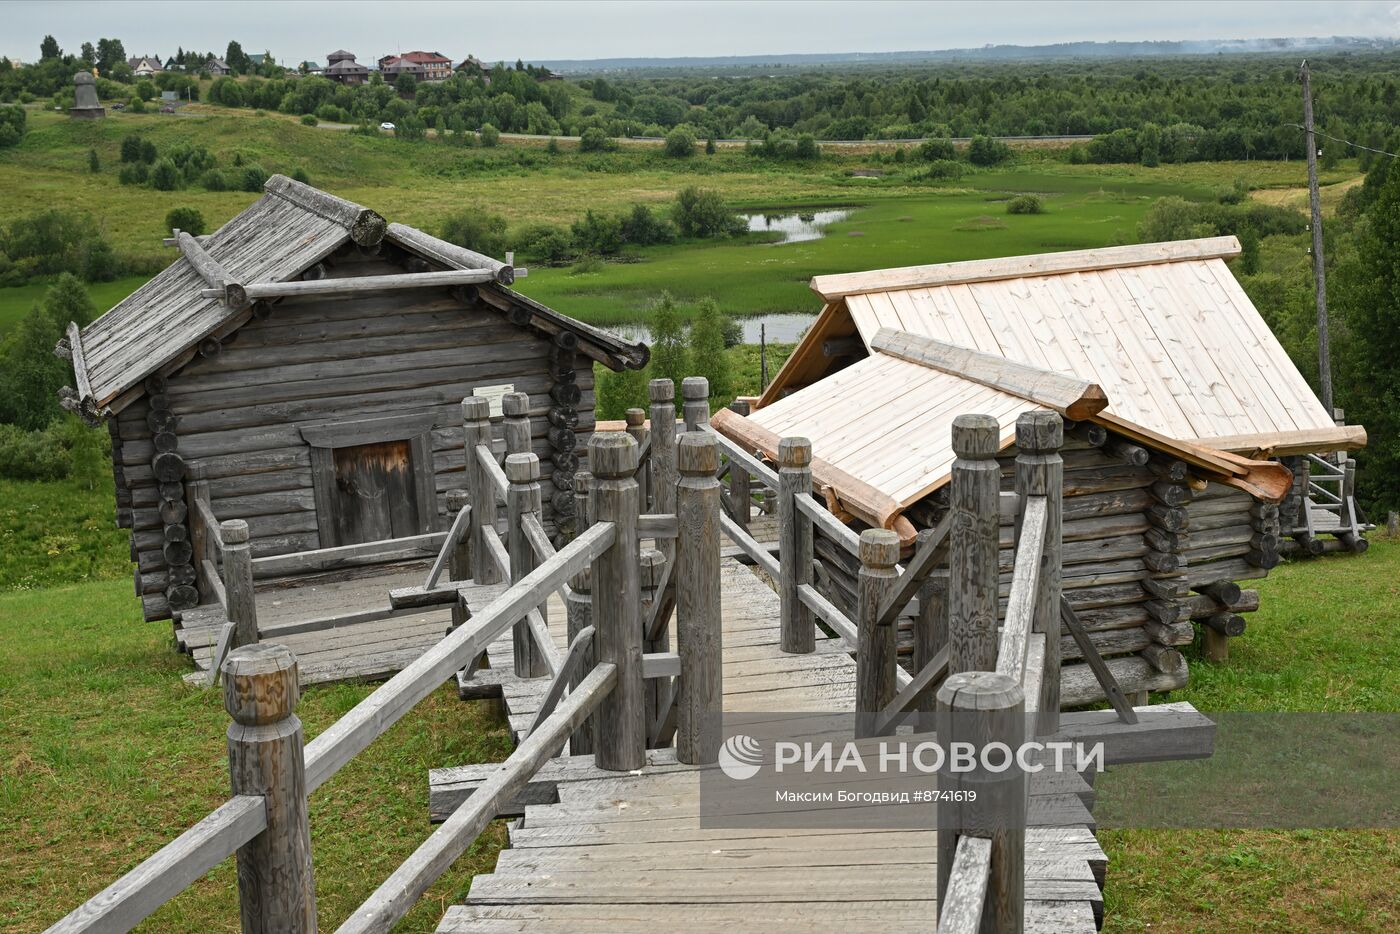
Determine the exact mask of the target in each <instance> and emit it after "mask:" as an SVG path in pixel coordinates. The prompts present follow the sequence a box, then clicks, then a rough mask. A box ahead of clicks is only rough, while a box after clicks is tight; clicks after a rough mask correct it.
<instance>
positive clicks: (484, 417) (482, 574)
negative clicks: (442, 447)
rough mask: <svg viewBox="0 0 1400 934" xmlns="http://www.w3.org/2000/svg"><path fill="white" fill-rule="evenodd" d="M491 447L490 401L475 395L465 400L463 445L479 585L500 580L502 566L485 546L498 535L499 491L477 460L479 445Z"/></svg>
mask: <svg viewBox="0 0 1400 934" xmlns="http://www.w3.org/2000/svg"><path fill="white" fill-rule="evenodd" d="M482 444H484V445H486V447H488V448H489V447H490V446H491V403H490V402H489V401H488V400H486V399H481V398H478V397H476V396H467V397H466V398H465V399H463V400H462V446H463V448H464V449H465V451H464V453H465V454H466V457H467V491H468V492H469V493H470V494H471V499H472V514H471V549H470V550H471V558H472V576H471V579H472V580H473V581H475V582H476V583H478V584H498V583H500V582H501V571H500V568H498V567H496V562H495V561H494V560H492V558H491V552H490V551H489V550H488V549H487V547H486V536H487V535H495V534H496V491H495V488H494V487H493V486H492V485H491V478H490V476H488V475H487V473H486V471H485V470H483V469H482V468H481V462H480V461H479V460H477V456H476V449H477V445H482Z"/></svg>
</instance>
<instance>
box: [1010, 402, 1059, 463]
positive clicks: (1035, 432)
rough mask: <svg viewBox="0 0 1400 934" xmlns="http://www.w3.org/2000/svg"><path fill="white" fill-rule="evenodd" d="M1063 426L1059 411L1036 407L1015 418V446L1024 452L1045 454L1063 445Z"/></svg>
mask: <svg viewBox="0 0 1400 934" xmlns="http://www.w3.org/2000/svg"><path fill="white" fill-rule="evenodd" d="M1064 443H1065V427H1064V421H1063V419H1061V418H1060V413H1059V412H1052V411H1050V410H1049V409H1037V410H1035V411H1034V412H1022V413H1021V415H1020V417H1019V418H1017V419H1016V447H1018V448H1019V449H1020V450H1021V451H1022V452H1024V453H1026V454H1046V453H1051V452H1054V451H1058V450H1059V449H1060V448H1062V447H1064Z"/></svg>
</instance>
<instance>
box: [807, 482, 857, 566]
mask: <svg viewBox="0 0 1400 934" xmlns="http://www.w3.org/2000/svg"><path fill="white" fill-rule="evenodd" d="M795 502H796V503H797V508H798V510H799V511H801V513H802V514H803V515H804V516H806V517H807V518H808V519H811V520H812V521H813V522H815V523H816V524H817V526H818V527H819V528H820V529H821V530H822V534H823V535H825V536H826V537H827V538H829V539H831V540H832V541H834V542H836V544H838V545H840V546H841V547H842V548H844V549H846V550H847V551H849V552H850V553H851V554H852V555H858V554H860V536H859V535H857V534H856V533H855V532H854V531H852V530H851V528H850V527H849V526H847V525H846V524H845V523H844V522H842V521H841V520H840V519H837V518H836V517H835V516H833V515H832V514H831V512H830V510H828V509H827V508H826V507H825V506H822V505H821V504H820V503H818V502H817V501H816V500H814V499H812V498H811V497H810V496H799V497H797V498H796V500H795Z"/></svg>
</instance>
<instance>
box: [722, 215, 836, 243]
mask: <svg viewBox="0 0 1400 934" xmlns="http://www.w3.org/2000/svg"><path fill="white" fill-rule="evenodd" d="M739 216H740V217H742V218H743V219H744V221H745V223H747V224H748V225H749V233H776V234H779V235H780V239H778V240H774V241H773V243H774V244H779V243H800V242H802V241H803V240H820V239H821V238H822V237H824V236H826V228H827V226H828V225H830V224H834V223H836V222H837V221H843V220H845V219H846V218H848V217H850V216H851V211H850V209H848V208H838V209H835V210H830V211H789V212H787V213H778V212H764V213H760V214H740V215H739Z"/></svg>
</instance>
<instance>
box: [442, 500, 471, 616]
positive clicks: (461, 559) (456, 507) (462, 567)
mask: <svg viewBox="0 0 1400 934" xmlns="http://www.w3.org/2000/svg"><path fill="white" fill-rule="evenodd" d="M470 502H471V497H470V495H469V494H468V493H467V491H466V490H448V491H447V523H448V525H447V527H448V528H449V529H450V528H452V523H453V522H455V521H456V519H457V515H458V513H460V512H461V511H462V510H463V509H464V508H465V507H466V506H467V505H468V504H469V503H470ZM471 576H472V559H471V529H470V528H467V529H466V530H464V531H463V532H462V534H461V536H460V537H458V539H457V544H456V545H455V546H454V547H453V549H452V551H451V552H450V553H449V554H448V556H447V579H448V580H451V581H465V580H471ZM466 621H467V610H466V607H464V606H462V601H461V600H454V601H453V602H452V625H451V627H450V628H449V629H448V630H447V631H448V632H451V631H452V630H453V629H456V628H457V627H458V626H460V625H462V624H463V623H465V622H466Z"/></svg>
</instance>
